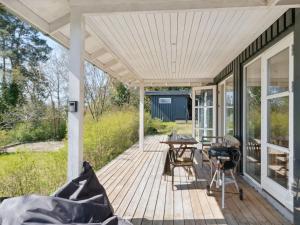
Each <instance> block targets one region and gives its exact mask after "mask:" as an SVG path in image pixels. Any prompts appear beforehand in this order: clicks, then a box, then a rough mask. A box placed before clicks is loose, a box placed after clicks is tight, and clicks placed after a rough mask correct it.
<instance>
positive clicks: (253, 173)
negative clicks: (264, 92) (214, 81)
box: [244, 58, 261, 183]
mask: <svg viewBox="0 0 300 225" xmlns="http://www.w3.org/2000/svg"><path fill="white" fill-rule="evenodd" d="M244 71H245V85H244V87H245V92H244V96H245V98H244V104H245V105H244V116H245V123H244V127H245V131H244V135H245V136H244V143H245V144H244V149H245V163H244V164H245V172H246V173H247V174H248V175H249V176H250V177H251V178H252V179H254V180H255V181H256V182H258V183H260V180H261V59H260V58H259V59H257V60H255V61H254V62H252V63H250V64H249V65H247V66H246V67H245V70H244Z"/></svg>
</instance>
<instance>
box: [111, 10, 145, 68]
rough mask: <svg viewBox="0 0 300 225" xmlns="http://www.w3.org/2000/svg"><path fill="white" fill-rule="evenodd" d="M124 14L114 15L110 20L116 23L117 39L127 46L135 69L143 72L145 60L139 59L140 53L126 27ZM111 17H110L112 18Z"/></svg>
mask: <svg viewBox="0 0 300 225" xmlns="http://www.w3.org/2000/svg"><path fill="white" fill-rule="evenodd" d="M125 16H126V15H116V16H115V19H114V20H113V21H112V22H113V23H114V24H116V29H117V30H118V31H119V35H118V38H119V41H120V42H122V43H123V45H125V47H126V46H127V51H129V53H130V55H131V56H132V58H133V61H132V63H133V65H135V67H136V68H139V69H136V70H137V71H139V72H140V73H144V72H145V71H146V65H145V60H139V59H140V58H141V57H142V55H140V51H139V47H138V45H137V43H136V42H135V41H134V39H133V38H132V35H131V31H130V29H126V26H127V24H126V22H125V19H124V17H125ZM112 19H113V18H111V20H112Z"/></svg>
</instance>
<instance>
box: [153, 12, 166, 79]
mask: <svg viewBox="0 0 300 225" xmlns="http://www.w3.org/2000/svg"><path fill="white" fill-rule="evenodd" d="M153 16H154V21H155V27H156V32H157V37H158V40H159V48H160V53H161V58H162V64H163V68H164V76H168V74H169V69H168V59H167V57H166V48H165V43H164V41H165V38H164V28H163V22H162V16H161V14H160V13H159V14H157V13H156V14H154V15H153Z"/></svg>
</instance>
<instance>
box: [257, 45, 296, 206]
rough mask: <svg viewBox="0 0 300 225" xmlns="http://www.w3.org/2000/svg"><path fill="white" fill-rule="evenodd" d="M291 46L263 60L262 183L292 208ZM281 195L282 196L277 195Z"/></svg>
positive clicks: (270, 54)
mask: <svg viewBox="0 0 300 225" xmlns="http://www.w3.org/2000/svg"><path fill="white" fill-rule="evenodd" d="M290 44H291V43H289V42H287V44H286V45H282V46H280V47H279V48H278V49H274V50H273V51H270V52H269V54H267V55H266V57H265V59H264V64H265V71H266V77H265V79H264V83H265V84H266V85H265V88H264V92H263V97H264V102H263V104H264V105H265V108H264V111H263V115H264V117H263V118H265V119H264V121H263V129H264V130H266V133H265V136H264V146H263V149H264V155H263V157H264V159H265V162H266V163H264V164H263V173H264V177H265V178H266V179H264V180H263V186H264V187H265V189H266V190H267V191H268V192H269V193H271V194H273V195H275V197H276V198H277V199H278V200H279V201H280V202H282V203H283V204H284V205H286V206H287V207H288V208H292V195H291V192H290V190H291V180H292V175H291V173H290V171H292V160H290V158H291V156H292V154H293V151H292V149H293V144H292V141H293V140H292V136H293V135H292V133H293V132H292V128H293V116H292V111H293V110H292V108H293V101H292V91H291V89H292V88H291V87H292V80H293V73H292V71H293V68H292V67H291V63H290V62H291V58H292V54H291V46H290ZM278 193H280V194H278Z"/></svg>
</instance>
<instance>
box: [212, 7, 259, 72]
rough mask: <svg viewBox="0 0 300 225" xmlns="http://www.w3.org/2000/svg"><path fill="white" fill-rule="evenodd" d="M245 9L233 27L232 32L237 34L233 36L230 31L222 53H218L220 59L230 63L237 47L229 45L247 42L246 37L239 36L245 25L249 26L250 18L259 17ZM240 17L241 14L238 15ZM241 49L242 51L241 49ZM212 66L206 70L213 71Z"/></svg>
mask: <svg viewBox="0 0 300 225" xmlns="http://www.w3.org/2000/svg"><path fill="white" fill-rule="evenodd" d="M242 11H243V14H242V19H239V20H237V22H236V23H235V26H234V28H233V30H232V31H231V32H233V33H235V34H236V36H232V35H230V34H231V32H230V33H229V35H228V38H227V39H225V40H224V42H223V43H224V46H222V48H223V49H224V50H223V51H222V52H221V54H220V55H218V57H219V58H218V60H220V59H221V60H223V62H224V61H225V62H226V61H227V64H228V63H230V62H231V61H232V60H231V61H229V60H228V58H231V57H232V58H235V54H234V51H235V49H237V48H235V49H232V47H229V46H234V45H236V44H237V43H239V44H240V45H241V44H243V43H244V42H245V38H244V39H241V38H238V37H239V34H240V32H241V31H242V30H243V28H244V27H248V25H249V24H248V21H249V20H253V18H257V15H253V13H251V12H250V11H245V10H242ZM237 17H239V16H237ZM246 42H247V43H248V41H247V40H246ZM239 51H242V50H240V49H239ZM212 66H215V68H216V67H218V65H212ZM215 68H214V69H212V68H208V67H207V68H206V71H207V70H208V69H210V72H213V70H215Z"/></svg>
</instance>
